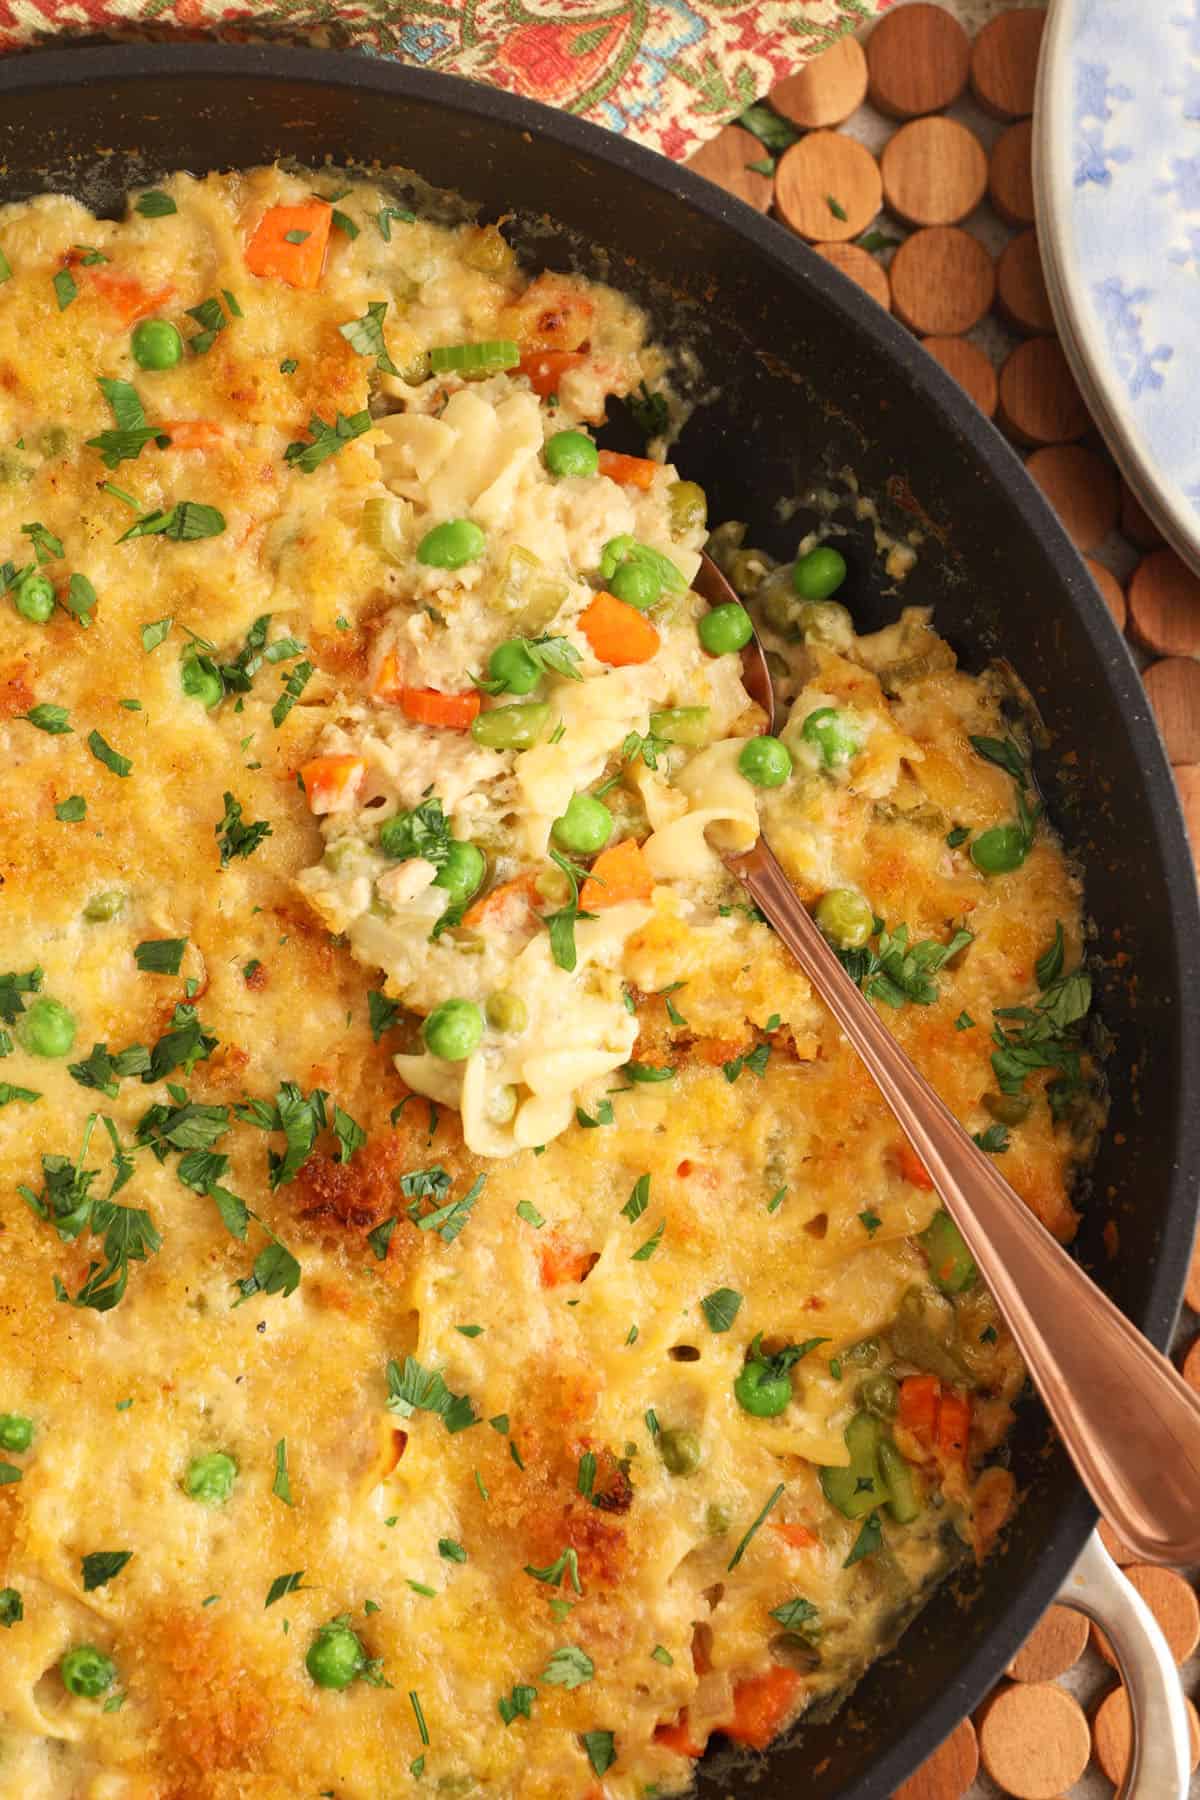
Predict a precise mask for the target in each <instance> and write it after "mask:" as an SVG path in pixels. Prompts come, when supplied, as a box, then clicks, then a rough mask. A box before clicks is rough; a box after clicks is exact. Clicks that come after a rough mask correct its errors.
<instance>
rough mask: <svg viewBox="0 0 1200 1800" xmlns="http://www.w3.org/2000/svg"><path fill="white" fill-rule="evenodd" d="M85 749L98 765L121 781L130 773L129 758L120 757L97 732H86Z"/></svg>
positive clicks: (131, 766)
mask: <svg viewBox="0 0 1200 1800" xmlns="http://www.w3.org/2000/svg"><path fill="white" fill-rule="evenodd" d="M87 747H88V749H89V750H90V751H91V753H92V755H93V756H94V757H95V759H96V761H97V762H98V763H103V764H104V766H105V768H106V769H111V770H112V772H113V774H114V775H119V776H120V777H121V779H122V780H124V779H125V777H126V776H127V775H129V774H130V773H131V771H132V769H133V763H132V762H131V761H130V759H129V757H127V756H122V755H121V752H120V751H119V750H114V749H113V747H112V745H111V744H110V743H107V742H106V740H105V739H104V738H102V737H101V735H100V733H99V732H98V731H89V732H88V735H87Z"/></svg>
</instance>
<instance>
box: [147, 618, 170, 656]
mask: <svg viewBox="0 0 1200 1800" xmlns="http://www.w3.org/2000/svg"><path fill="white" fill-rule="evenodd" d="M174 623H175V620H174V619H173V618H170V617H168V618H165V619H154V620H153V621H152V622H151V623H150V624H149V625H143V626H142V649H143V650H144V651H145V652H146V654H147V656H149V654H150V652H151V650H157V649H158V646H159V645H160V644H161V643H162V641H163V639H164V638H165V637H166V635H167V633H168V632H169V631H170V629H171V627H172V625H173V624H174Z"/></svg>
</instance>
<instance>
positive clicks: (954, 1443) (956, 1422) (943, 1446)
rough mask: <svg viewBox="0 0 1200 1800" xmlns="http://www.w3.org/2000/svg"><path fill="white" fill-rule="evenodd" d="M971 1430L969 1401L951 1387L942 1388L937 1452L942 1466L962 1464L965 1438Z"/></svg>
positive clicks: (965, 1448)
mask: <svg viewBox="0 0 1200 1800" xmlns="http://www.w3.org/2000/svg"><path fill="white" fill-rule="evenodd" d="M970 1432H971V1402H970V1401H969V1400H968V1399H967V1397H966V1395H965V1394H959V1393H956V1392H955V1390H954V1389H953V1388H943V1389H942V1404H941V1406H940V1407H939V1409H938V1420H937V1440H936V1441H937V1453H938V1461H939V1462H940V1463H942V1464H943V1465H944V1466H949V1465H950V1464H953V1463H958V1464H960V1465H961V1464H963V1463H965V1462H966V1460H967V1439H968V1437H969V1436H970Z"/></svg>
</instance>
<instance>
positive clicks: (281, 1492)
mask: <svg viewBox="0 0 1200 1800" xmlns="http://www.w3.org/2000/svg"><path fill="white" fill-rule="evenodd" d="M271 1492H272V1493H273V1494H274V1495H275V1498H276V1499H277V1500H282V1501H283V1503H284V1505H285V1506H291V1505H293V1504H294V1502H293V1500H292V1483H291V1480H290V1478H289V1476H288V1465H287V1439H286V1438H280V1440H279V1442H278V1443H277V1444H276V1446H275V1479H274V1481H273V1482H272V1483H271Z"/></svg>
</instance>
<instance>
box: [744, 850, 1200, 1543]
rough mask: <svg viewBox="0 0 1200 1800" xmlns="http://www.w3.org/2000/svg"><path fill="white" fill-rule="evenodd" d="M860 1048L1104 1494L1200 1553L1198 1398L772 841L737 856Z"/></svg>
mask: <svg viewBox="0 0 1200 1800" xmlns="http://www.w3.org/2000/svg"><path fill="white" fill-rule="evenodd" d="M725 861H726V863H727V864H728V866H729V868H730V870H731V871H732V872H733V873H734V874H735V875H736V876H737V877H738V878H739V880H740V881H741V882H742V884H743V885H744V886H745V888H746V889H747V890H748V892H749V893H750V894H752V895H753V897H754V899H755V901H756V902H757V904H758V906H759V907H760V908H761V910H762V911H763V912H764V913H765V914H766V916H767V918H768V919H769V920H770V921H771V924H772V925H773V926H774V927H775V930H776V931H777V932H778V934H779V936H780V937H781V938H782V940H783V942H784V943H785V944H786V945H787V947H788V949H789V950H790V951H791V952H792V954H793V955H794V956H795V958H796V960H797V962H798V963H799V964H800V966H801V968H802V969H803V970H804V972H805V974H806V975H807V976H808V978H809V980H810V981H811V982H812V984H813V987H814V988H815V990H816V991H817V993H818V994H819V995H820V996H821V998H822V1000H824V1002H825V1004H826V1005H827V1006H828V1008H829V1010H830V1012H831V1013H832V1014H833V1016H834V1018H835V1019H836V1021H837V1023H838V1024H839V1025H840V1026H841V1028H842V1030H843V1031H844V1032H845V1034H846V1036H847V1038H848V1039H849V1040H850V1043H851V1045H852V1046H853V1047H854V1049H855V1050H856V1051H857V1052H858V1054H859V1056H860V1057H861V1058H862V1060H863V1062H864V1063H865V1064H866V1067H867V1070H868V1072H869V1074H870V1075H871V1077H872V1079H873V1080H874V1082H875V1083H876V1085H877V1087H878V1088H879V1091H880V1093H881V1094H882V1096H883V1098H884V1100H885V1101H886V1102H887V1104H888V1106H889V1107H890V1108H891V1110H892V1112H893V1113H894V1114H895V1116H896V1119H897V1120H898V1121H899V1123H900V1125H901V1126H902V1127H903V1130H904V1132H905V1135H906V1136H907V1137H908V1139H909V1140H910V1142H911V1143H912V1146H913V1148H914V1149H915V1151H916V1152H917V1155H918V1156H919V1157H920V1158H921V1161H922V1162H923V1163H924V1165H925V1167H926V1169H927V1170H928V1171H929V1175H930V1178H931V1179H932V1181H933V1184H934V1186H935V1188H936V1189H937V1191H938V1193H939V1194H940V1196H941V1198H942V1200H943V1201H944V1202H945V1204H946V1207H947V1210H948V1211H949V1212H950V1214H951V1215H952V1217H953V1218H954V1221H955V1223H956V1224H957V1225H958V1227H959V1229H960V1231H961V1232H962V1235H963V1237H964V1238H965V1240H966V1243H967V1247H968V1248H969V1250H970V1252H971V1254H972V1256H973V1257H974V1258H975V1261H976V1263H977V1264H978V1267H979V1270H980V1273H981V1274H982V1276H983V1278H984V1280H985V1281H986V1283H987V1285H988V1287H989V1288H990V1289H991V1292H992V1295H993V1297H994V1298H995V1301H996V1304H997V1306H998V1307H999V1309H1000V1312H1001V1313H1002V1315H1003V1317H1004V1319H1005V1322H1006V1323H1007V1325H1008V1328H1009V1330H1010V1331H1011V1332H1012V1334H1013V1337H1014V1339H1015V1340H1016V1344H1017V1347H1018V1349H1019V1350H1020V1352H1021V1355H1022V1356H1023V1357H1024V1359H1025V1364H1026V1367H1027V1368H1028V1370H1029V1373H1030V1375H1031V1376H1032V1377H1033V1381H1034V1384H1035V1385H1036V1387H1037V1388H1038V1391H1039V1392H1040V1394H1041V1396H1042V1399H1043V1400H1044V1401H1045V1403H1046V1408H1047V1410H1048V1412H1049V1414H1050V1417H1051V1418H1052V1419H1053V1421H1054V1423H1055V1425H1056V1427H1057V1428H1058V1433H1059V1436H1060V1437H1061V1438H1062V1440H1063V1442H1064V1444H1065V1445H1066V1447H1067V1450H1068V1452H1069V1454H1070V1456H1071V1459H1072V1461H1073V1462H1074V1464H1075V1467H1076V1469H1077V1470H1078V1471H1079V1474H1080V1475H1081V1476H1082V1478H1083V1481H1084V1482H1085V1484H1086V1486H1087V1488H1088V1491H1089V1492H1090V1494H1091V1496H1092V1498H1093V1500H1094V1501H1095V1502H1096V1504H1097V1506H1098V1507H1099V1508H1100V1510H1101V1512H1102V1513H1103V1514H1104V1516H1105V1518H1106V1519H1108V1521H1109V1522H1110V1524H1111V1525H1112V1526H1113V1528H1114V1529H1115V1530H1116V1531H1117V1533H1118V1534H1119V1535H1120V1536H1121V1537H1122V1538H1124V1539H1125V1542H1126V1543H1127V1544H1128V1545H1129V1546H1130V1548H1131V1549H1132V1550H1135V1551H1136V1552H1137V1555H1138V1556H1139V1557H1140V1558H1144V1559H1145V1560H1146V1561H1147V1562H1165V1563H1186V1562H1194V1561H1196V1560H1197V1559H1198V1558H1200V1397H1198V1396H1197V1395H1196V1394H1194V1393H1193V1392H1192V1390H1191V1389H1190V1388H1189V1387H1188V1386H1187V1384H1186V1383H1185V1382H1184V1381H1183V1379H1182V1378H1181V1377H1180V1376H1179V1375H1178V1374H1177V1373H1176V1371H1175V1370H1174V1369H1173V1368H1172V1366H1171V1364H1170V1363H1169V1362H1168V1361H1167V1359H1166V1357H1164V1356H1161V1355H1160V1354H1159V1352H1158V1351H1157V1350H1155V1349H1154V1348H1153V1346H1152V1345H1151V1344H1149V1343H1148V1342H1147V1340H1146V1339H1145V1338H1144V1337H1143V1336H1142V1334H1141V1333H1140V1332H1139V1331H1138V1330H1137V1329H1136V1327H1135V1326H1133V1325H1132V1324H1131V1323H1130V1322H1129V1320H1128V1319H1126V1318H1125V1316H1124V1315H1123V1314H1122V1313H1121V1312H1120V1311H1118V1309H1117V1308H1116V1307H1115V1306H1114V1305H1113V1303H1112V1301H1111V1300H1109V1299H1108V1297H1107V1296H1106V1295H1105V1294H1103V1293H1102V1292H1101V1290H1100V1289H1099V1288H1098V1287H1097V1286H1096V1285H1095V1283H1094V1282H1093V1281H1091V1280H1090V1278H1089V1277H1088V1276H1087V1275H1085V1274H1084V1272H1083V1270H1082V1269H1081V1268H1080V1267H1079V1265H1078V1264H1077V1263H1075V1262H1073V1261H1072V1259H1071V1258H1070V1257H1069V1256H1068V1255H1067V1253H1066V1251H1065V1250H1064V1249H1063V1248H1062V1246H1061V1245H1060V1244H1058V1243H1057V1242H1056V1241H1055V1239H1054V1238H1053V1237H1052V1236H1051V1235H1050V1233H1049V1232H1048V1231H1047V1230H1046V1228H1045V1227H1044V1226H1043V1225H1042V1224H1040V1223H1039V1221H1038V1220H1037V1219H1036V1218H1035V1217H1034V1215H1033V1213H1032V1212H1030V1210H1029V1208H1028V1207H1027V1206H1026V1205H1025V1203H1024V1202H1023V1201H1022V1200H1021V1199H1020V1197H1019V1196H1018V1195H1017V1194H1016V1193H1015V1192H1014V1191H1013V1189H1012V1188H1011V1187H1009V1185H1008V1183H1007V1182H1006V1181H1005V1180H1004V1178H1003V1177H1002V1176H1001V1175H1000V1174H999V1173H998V1171H997V1169H996V1167H995V1165H994V1164H993V1162H992V1161H991V1159H990V1158H989V1157H988V1156H987V1155H986V1154H985V1152H983V1151H982V1150H980V1149H979V1148H978V1146H977V1145H976V1144H975V1143H973V1142H972V1140H971V1138H970V1136H969V1135H968V1133H967V1132H966V1131H964V1130H963V1128H962V1126H961V1125H960V1124H959V1123H958V1120H957V1119H956V1118H955V1117H954V1115H953V1114H952V1113H951V1112H950V1110H949V1108H948V1107H947V1106H945V1105H944V1103H943V1102H942V1101H941V1100H940V1099H939V1098H938V1096H937V1094H935V1093H934V1091H933V1089H932V1088H931V1087H930V1085H929V1083H928V1082H927V1081H926V1080H925V1078H924V1076H923V1075H922V1074H921V1073H920V1072H919V1070H918V1069H917V1068H916V1067H915V1065H914V1064H913V1063H912V1062H911V1061H910V1060H909V1058H908V1056H907V1055H906V1054H905V1052H904V1051H903V1050H902V1049H901V1048H900V1046H899V1044H898V1043H897V1042H896V1040H895V1039H894V1038H893V1037H892V1035H891V1033H890V1032H889V1031H888V1030H887V1028H886V1026H884V1025H883V1024H882V1023H881V1021H880V1020H879V1018H878V1017H877V1016H876V1014H875V1011H874V1009H873V1008H872V1007H871V1005H870V1004H869V1002H868V1001H867V1000H865V999H864V998H863V996H862V994H861V993H860V992H859V990H858V988H857V986H856V985H855V983H854V982H853V981H851V980H850V978H849V976H848V975H847V974H846V972H845V970H844V969H843V968H842V966H841V964H840V963H839V962H838V959H837V957H836V956H835V955H834V953H833V951H832V950H831V949H830V948H829V946H828V944H826V942H825V940H824V938H823V937H822V936H821V933H820V931H819V930H818V929H817V927H816V925H815V924H814V923H813V921H812V919H811V918H810V917H809V915H808V912H807V910H806V909H805V907H804V905H803V904H802V902H801V901H800V899H799V896H798V895H797V894H796V892H795V889H794V888H793V887H792V885H791V883H790V882H789V880H788V878H787V876H786V875H785V874H784V872H783V870H782V868H781V867H780V865H779V863H778V862H777V860H776V858H775V856H774V854H773V853H772V851H771V850H770V849H769V847H768V846H767V845H766V844H765V843H764V842H763V840H762V839H761V838H760V839H759V840H758V842H757V843H756V844H755V846H754V848H753V849H752V850H749V851H747V852H746V853H745V854H744V855H741V856H727V857H726V858H725Z"/></svg>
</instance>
